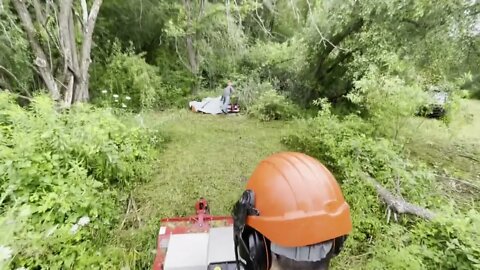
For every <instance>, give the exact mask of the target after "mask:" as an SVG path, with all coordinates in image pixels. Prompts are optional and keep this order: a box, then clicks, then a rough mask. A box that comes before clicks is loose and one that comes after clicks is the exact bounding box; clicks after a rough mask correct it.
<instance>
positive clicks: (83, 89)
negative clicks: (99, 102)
mask: <svg viewBox="0 0 480 270" xmlns="http://www.w3.org/2000/svg"><path fill="white" fill-rule="evenodd" d="M102 2H103V1H102V0H95V2H93V5H92V9H91V10H90V14H89V15H88V22H87V25H86V26H85V31H84V33H83V34H84V38H83V44H82V53H81V58H80V59H81V60H80V78H79V81H78V84H77V86H76V87H75V99H74V101H75V102H86V101H88V100H89V98H90V96H89V93H88V80H89V74H88V70H89V68H90V63H91V62H92V60H91V58H90V53H91V50H92V37H93V30H94V29H95V23H96V21H97V16H98V12H99V11H100V6H101V5H102Z"/></svg>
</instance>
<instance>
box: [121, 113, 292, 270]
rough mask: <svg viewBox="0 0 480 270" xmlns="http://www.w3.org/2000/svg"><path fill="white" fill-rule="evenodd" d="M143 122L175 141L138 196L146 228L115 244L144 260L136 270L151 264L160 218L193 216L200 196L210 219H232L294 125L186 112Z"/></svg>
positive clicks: (159, 115) (126, 232) (126, 234)
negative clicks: (249, 182) (249, 183)
mask: <svg viewBox="0 0 480 270" xmlns="http://www.w3.org/2000/svg"><path fill="white" fill-rule="evenodd" d="M144 123H145V124H146V125H149V126H155V127H157V128H160V129H162V130H163V131H164V132H166V133H167V135H168V136H169V137H170V138H171V140H170V141H169V143H168V144H167V147H166V149H164V150H162V153H161V154H160V157H159V161H158V166H157V175H156V177H155V178H154V179H152V181H150V182H148V183H145V184H141V185H139V186H138V187H137V188H136V190H135V192H134V198H135V200H136V203H137V205H138V207H139V215H138V216H139V218H140V219H141V220H142V222H143V223H144V225H143V227H142V228H135V227H133V228H130V229H128V230H122V231H120V232H119V238H118V239H117V240H116V241H118V244H119V245H125V246H128V247H129V248H130V249H131V250H132V252H133V253H134V254H138V256H141V257H143V259H138V258H137V262H136V264H137V267H138V268H143V267H149V263H151V262H152V261H153V256H154V255H153V250H154V249H155V241H156V235H157V234H156V232H157V230H158V228H159V226H160V222H159V220H160V219H161V218H163V217H172V216H186V215H191V214H193V213H194V204H195V202H196V200H198V199H199V198H200V197H205V198H206V199H207V200H208V201H209V204H210V208H211V212H212V214H214V215H228V214H230V211H231V207H232V206H233V204H234V202H235V201H236V200H238V198H239V196H240V194H241V192H242V190H243V188H244V186H245V184H246V182H245V180H246V179H247V178H248V177H249V176H250V175H251V173H252V172H253V170H254V169H255V167H256V166H257V164H258V163H259V162H260V161H261V160H262V159H264V158H265V157H267V156H268V155H270V154H272V153H274V152H278V151H282V150H286V149H285V147H284V146H283V145H282V144H281V143H280V139H281V137H282V136H283V135H284V134H285V133H286V132H288V130H289V129H291V128H292V127H291V126H292V125H293V123H286V122H270V123H261V122H259V121H256V120H253V119H249V118H247V117H245V116H223V115H216V116H215V115H204V114H195V113H192V112H189V111H186V110H174V111H168V112H163V113H157V114H151V115H148V116H147V117H146V118H145V119H144Z"/></svg>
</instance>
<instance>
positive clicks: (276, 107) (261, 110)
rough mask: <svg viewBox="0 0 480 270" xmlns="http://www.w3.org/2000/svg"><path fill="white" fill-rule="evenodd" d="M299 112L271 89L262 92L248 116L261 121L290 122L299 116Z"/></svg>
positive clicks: (250, 108) (249, 109) (249, 110)
mask: <svg viewBox="0 0 480 270" xmlns="http://www.w3.org/2000/svg"><path fill="white" fill-rule="evenodd" d="M298 111H299V109H298V108H297V107H296V106H295V105H294V104H293V103H292V102H290V101H289V100H288V99H287V98H286V97H285V96H283V95H280V94H278V93H277V91H275V90H274V89H273V88H270V89H268V90H265V91H264V92H262V93H261V94H260V96H259V97H258V99H256V100H255V101H254V103H253V105H252V106H250V107H249V108H248V115H249V116H251V117H254V118H257V119H259V120H261V121H272V120H288V119H292V118H293V117H294V116H296V115H298Z"/></svg>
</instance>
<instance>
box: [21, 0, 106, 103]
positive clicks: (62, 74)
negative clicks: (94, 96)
mask: <svg viewBox="0 0 480 270" xmlns="http://www.w3.org/2000/svg"><path fill="white" fill-rule="evenodd" d="M12 2H13V4H14V7H15V9H16V11H17V13H18V16H19V18H20V20H21V22H22V24H23V27H24V30H25V32H26V33H27V36H28V39H29V42H30V45H31V47H32V50H33V53H34V55H35V56H36V60H35V64H36V65H37V66H38V73H39V74H40V76H41V78H42V80H43V81H44V83H45V85H46V87H47V89H48V90H49V92H50V94H51V96H52V97H53V99H54V100H55V101H63V102H64V105H65V106H67V107H68V106H70V105H71V104H72V103H74V102H86V101H88V100H89V92H88V80H89V76H88V71H89V68H90V63H91V59H90V54H91V49H92V37H93V30H94V28H95V23H96V20H97V16H98V13H99V11H100V6H101V5H102V2H103V1H102V0H94V2H93V4H92V7H91V10H90V13H88V8H87V2H86V1H85V0H82V2H81V8H82V18H79V19H78V20H77V21H76V18H75V16H74V13H73V0H58V1H56V2H53V1H51V2H49V3H47V6H46V9H43V8H42V6H41V5H40V2H41V1H38V0H34V2H33V4H34V10H33V11H34V12H35V17H36V19H37V22H38V23H39V24H40V25H42V27H43V22H44V20H45V18H46V17H47V16H48V14H49V10H50V8H53V10H57V6H58V7H59V12H58V13H57V12H55V14H58V18H57V19H58V20H57V21H58V27H59V29H58V33H59V44H60V45H59V46H60V48H59V50H60V55H61V58H59V59H56V60H59V61H58V62H59V63H58V65H57V68H58V67H60V69H59V70H58V71H59V73H58V74H56V76H55V74H54V73H53V71H52V68H53V67H51V66H50V64H49V62H48V61H47V57H46V55H45V48H42V45H41V43H40V41H41V40H40V39H39V38H38V36H37V33H36V29H35V27H34V23H33V22H32V15H31V14H30V13H29V11H28V9H27V6H26V4H25V2H24V0H12ZM50 5H51V7H50ZM44 13H46V14H47V16H46V15H45V14H44ZM76 22H78V23H79V24H78V25H82V30H83V35H82V45H81V49H80V51H79V50H78V49H77V43H76V36H75V35H76V30H77V29H76V24H75V23H76ZM44 30H45V31H48V29H44ZM54 36H56V35H54V34H52V35H49V37H50V38H53V37H54ZM48 46H49V47H48V48H49V49H50V44H48ZM52 62H54V61H52ZM55 77H56V78H55ZM57 82H58V85H62V86H64V87H63V89H62V90H63V91H60V89H59V86H58V85H57ZM62 92H63V93H62ZM62 94H63V99H62Z"/></svg>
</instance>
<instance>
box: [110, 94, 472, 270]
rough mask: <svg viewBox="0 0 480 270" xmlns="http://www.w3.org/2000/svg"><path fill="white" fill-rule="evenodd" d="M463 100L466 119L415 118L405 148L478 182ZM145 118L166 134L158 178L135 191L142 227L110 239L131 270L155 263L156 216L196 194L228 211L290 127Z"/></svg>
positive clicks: (180, 113)
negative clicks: (447, 121) (127, 253)
mask: <svg viewBox="0 0 480 270" xmlns="http://www.w3.org/2000/svg"><path fill="white" fill-rule="evenodd" d="M463 105H464V107H463V108H464V109H463V110H462V111H461V112H462V113H463V114H467V115H472V118H471V121H470V122H469V123H466V122H465V121H463V120H462V119H463V118H460V117H456V118H454V119H455V120H454V121H453V122H452V123H451V124H450V125H449V127H446V126H445V125H444V124H442V123H441V122H440V121H437V120H432V119H424V118H414V119H412V122H411V123H409V124H408V126H407V127H406V131H405V133H404V135H406V136H409V137H411V138H412V140H411V141H410V142H409V143H408V144H407V150H408V151H409V152H410V154H411V157H412V158H414V159H419V160H422V161H424V162H425V163H427V164H428V165H430V166H431V167H433V168H435V169H436V171H437V173H438V174H442V175H447V176H448V177H451V178H456V179H458V180H460V181H465V182H467V183H471V184H473V185H477V186H480V164H479V163H478V162H477V161H475V159H478V158H480V154H479V153H480V148H479V146H480V101H474V100H465V101H463ZM143 121H144V123H145V124H146V125H148V126H153V127H156V128H159V129H161V130H162V131H163V132H165V133H166V134H167V135H168V136H169V137H170V139H171V140H170V141H169V143H168V144H167V147H166V149H162V150H161V151H162V152H161V153H160V156H159V160H158V165H157V174H156V177H155V178H154V179H152V180H151V181H150V182H148V183H143V184H140V185H139V186H138V187H137V188H136V190H135V192H134V194H133V195H134V198H135V200H136V203H137V204H138V207H139V212H138V217H139V218H140V219H141V221H142V222H143V225H142V226H141V227H140V228H138V227H131V228H129V229H127V230H121V231H119V237H118V238H117V239H115V240H114V241H116V242H117V244H118V245H122V246H126V247H128V249H130V250H131V253H132V254H130V257H131V258H132V259H131V260H132V262H131V264H130V265H131V266H134V265H135V266H136V269H145V268H149V267H150V264H151V262H152V261H153V257H154V252H155V248H156V246H155V244H156V235H157V230H158V228H159V220H160V219H161V218H163V217H171V216H185V215H190V214H192V213H193V211H194V208H193V207H194V203H195V202H196V200H197V199H198V198H200V197H205V198H206V199H207V200H208V201H209V203H210V207H211V210H212V213H213V214H215V215H225V214H229V213H230V210H231V207H232V206H233V203H234V202H235V201H236V200H237V199H238V197H239V195H240V194H241V192H242V190H243V188H244V185H245V180H246V179H247V178H248V177H249V176H250V174H251V173H252V171H253V170H254V169H255V167H256V165H257V164H258V163H259V162H260V161H261V160H262V159H263V158H265V157H267V156H268V155H270V154H272V153H274V152H278V151H283V150H287V149H286V148H285V146H284V145H282V144H281V143H280V139H281V138H282V137H283V136H284V135H286V134H288V133H290V132H292V130H293V131H294V130H295V123H294V122H267V123H262V122H258V121H256V120H253V119H249V118H247V117H245V116H223V115H222V116H214V115H203V114H195V113H192V112H189V111H187V110H173V111H167V112H162V113H154V114H149V115H147V116H146V117H145V119H144V120H143ZM439 181H440V183H441V186H442V187H443V190H444V191H445V192H444V194H445V196H449V197H451V198H452V199H454V200H456V201H457V202H460V203H463V204H464V206H466V207H467V208H468V207H471V204H472V201H473V202H474V204H475V203H476V202H478V199H479V198H478V195H477V194H478V191H475V190H474V189H472V188H469V186H468V185H465V184H462V183H461V182H458V181H451V180H444V179H443V180H442V179H439ZM476 204H478V203H476ZM361 261H362V260H361V259H360V260H359V263H361ZM341 263H344V262H341ZM341 263H340V264H341ZM358 267H360V266H358ZM132 268H133V267H132Z"/></svg>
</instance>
